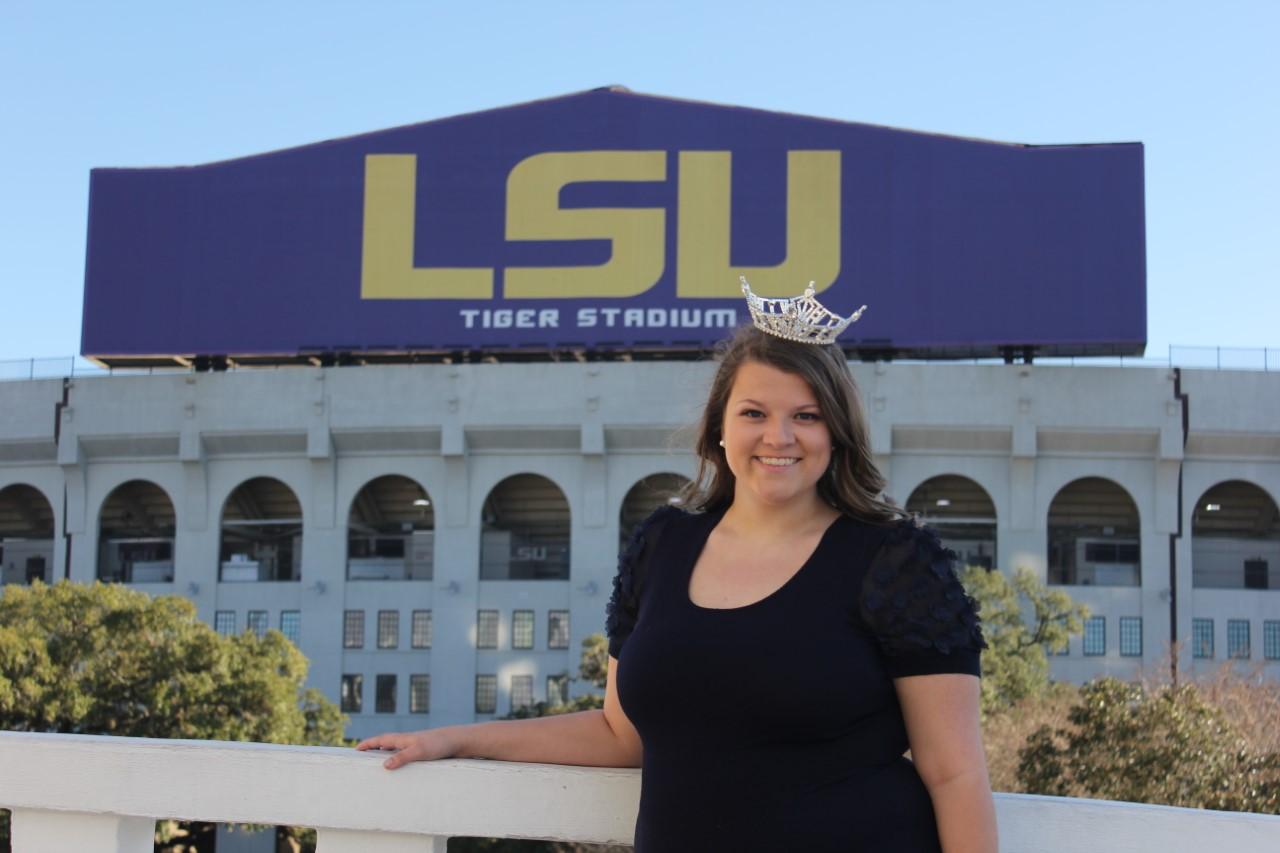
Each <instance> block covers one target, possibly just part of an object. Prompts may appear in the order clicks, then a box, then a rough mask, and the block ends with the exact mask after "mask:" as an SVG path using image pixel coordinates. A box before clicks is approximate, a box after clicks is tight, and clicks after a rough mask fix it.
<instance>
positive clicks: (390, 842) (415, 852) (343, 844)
mask: <svg viewBox="0 0 1280 853" xmlns="http://www.w3.org/2000/svg"><path fill="white" fill-rule="evenodd" d="M448 847H449V839H447V838H443V837H441V836H439V835H410V834H408V833H404V832H352V831H350V830H345V829H321V830H318V831H317V833H316V853H445V851H446V850H447V849H448ZM14 853H18V851H17V850H16V849H15V850H14Z"/></svg>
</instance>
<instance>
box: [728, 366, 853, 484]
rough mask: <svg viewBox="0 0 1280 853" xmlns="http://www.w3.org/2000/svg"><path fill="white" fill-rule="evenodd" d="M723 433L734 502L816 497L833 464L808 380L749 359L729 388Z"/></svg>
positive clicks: (821, 416) (823, 424)
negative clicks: (821, 482)
mask: <svg viewBox="0 0 1280 853" xmlns="http://www.w3.org/2000/svg"><path fill="white" fill-rule="evenodd" d="M722 434H723V436H724V444H725V446H724V454H725V458H726V460H727V461H728V463H729V470H731V471H732V472H733V476H734V478H735V480H736V482H735V489H734V501H735V502H736V501H738V500H742V499H747V500H758V501H760V502H763V503H765V504H769V505H773V506H778V505H784V504H788V503H790V502H792V501H796V500H800V501H805V502H808V501H812V500H813V499H814V498H815V497H816V495H817V484H818V480H819V479H821V478H822V475H823V474H825V473H826V471H827V466H828V464H829V463H830V462H831V432H830V430H828V429H827V424H826V421H825V420H824V419H823V413H822V412H821V411H820V410H819V409H818V400H817V397H815V396H814V393H813V390H812V389H811V388H810V387H809V384H808V383H807V382H805V380H804V379H802V378H801V377H799V376H797V375H796V374H794V373H786V372H784V371H781V370H778V369H777V368H774V367H770V366H768V365H766V364H761V363H760V362H757V361H747V362H744V363H743V364H742V366H741V367H739V368H738V373H737V375H736V376H735V377H734V380H733V387H732V389H731V390H730V391H729V403H728V405H727V406H726V407H725V413H724V425H723V428H722Z"/></svg>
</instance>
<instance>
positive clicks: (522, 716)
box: [502, 634, 609, 720]
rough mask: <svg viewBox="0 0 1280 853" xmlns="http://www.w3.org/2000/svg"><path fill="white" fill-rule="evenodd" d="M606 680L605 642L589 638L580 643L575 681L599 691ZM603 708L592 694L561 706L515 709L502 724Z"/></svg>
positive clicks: (601, 701) (600, 699)
mask: <svg viewBox="0 0 1280 853" xmlns="http://www.w3.org/2000/svg"><path fill="white" fill-rule="evenodd" d="M608 677H609V642H608V641H607V640H606V639H605V636H604V634H589V635H587V636H586V637H584V638H583V640H582V656H581V658H579V660H578V679H570V681H574V680H582V681H585V682H587V683H588V684H591V685H594V686H595V687H598V688H599V689H601V690H603V689H604V688H605V685H606V684H607V683H608ZM603 707H604V697H603V696H600V695H599V694H596V693H584V694H582V695H581V696H575V697H574V698H572V699H570V700H569V701H568V702H566V703H564V704H552V703H550V702H534V703H533V704H532V705H528V706H526V707H523V708H515V709H513V710H512V711H511V713H510V714H508V715H506V716H505V717H503V718H502V719H504V720H527V719H530V718H532V717H550V716H552V715H554V714H572V713H574V712H575V711H590V710H593V709H595V708H603Z"/></svg>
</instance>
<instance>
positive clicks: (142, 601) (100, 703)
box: [0, 582, 344, 744]
mask: <svg viewBox="0 0 1280 853" xmlns="http://www.w3.org/2000/svg"><path fill="white" fill-rule="evenodd" d="M306 674H307V659H306V658H305V657H304V656H303V655H302V653H301V652H299V651H298V650H297V648H295V647H294V645H293V644H292V643H290V642H289V641H288V640H287V639H285V637H284V635H282V634H281V633H280V632H278V631H268V632H267V633H266V634H265V635H264V636H263V637H261V638H259V637H257V636H255V635H254V634H252V633H250V632H245V633H243V634H240V635H239V636H235V637H224V636H221V635H219V634H218V633H216V632H215V631H214V630H213V629H212V628H210V627H209V626H208V625H207V624H205V623H204V622H202V621H200V620H199V619H198V618H196V611H195V606H194V605H193V604H192V603H191V602H190V601H188V600H187V599H184V598H180V597H177V596H159V597H155V598H152V597H151V596H149V595H146V594H145V593H141V592H137V591H134V590H130V589H127V588H125V587H122V586H118V585H106V584H100V583H95V584H92V585H89V584H79V583H67V582H63V583H58V584H55V585H53V586H45V585H44V584H41V583H35V584H33V585H32V586H30V587H9V588H7V589H6V590H5V594H4V596H3V598H0V728H4V729H8V730H11V731H39V732H64V733H79V734H109V735H127V736H133V737H154V738H193V739H200V740H237V741H259V742H263V743H295V744H340V743H342V728H343V723H344V720H343V717H342V715H341V713H339V712H338V709H337V708H336V706H334V704H333V703H332V702H329V701H328V700H327V699H325V698H324V696H323V694H321V693H320V692H319V691H317V690H314V689H305V688H304V687H303V683H304V681H305V679H306Z"/></svg>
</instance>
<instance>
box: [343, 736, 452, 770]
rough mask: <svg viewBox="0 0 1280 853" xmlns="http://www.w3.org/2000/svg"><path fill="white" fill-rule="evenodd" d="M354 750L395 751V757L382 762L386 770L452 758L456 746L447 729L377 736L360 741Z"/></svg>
mask: <svg viewBox="0 0 1280 853" xmlns="http://www.w3.org/2000/svg"><path fill="white" fill-rule="evenodd" d="M356 749H359V750H366V749H381V750H395V755H392V756H391V757H390V758H388V759H387V760H386V761H384V762H382V766H383V767H385V768H387V769H388V770H395V769H396V768H397V767H403V766H404V765H406V764H408V763H409V762H411V761H435V760H436V759H440V758H453V757H454V756H455V755H456V754H457V751H458V747H457V744H456V743H454V740H453V738H452V737H450V735H449V733H448V727H445V728H440V729H423V730H422V731H420V732H392V733H390V734H385V735H377V736H376V737H371V738H365V739H364V740H362V741H360V742H359V743H358V744H356Z"/></svg>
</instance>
